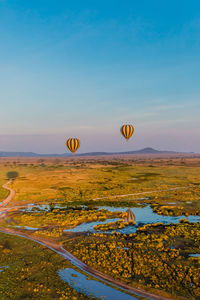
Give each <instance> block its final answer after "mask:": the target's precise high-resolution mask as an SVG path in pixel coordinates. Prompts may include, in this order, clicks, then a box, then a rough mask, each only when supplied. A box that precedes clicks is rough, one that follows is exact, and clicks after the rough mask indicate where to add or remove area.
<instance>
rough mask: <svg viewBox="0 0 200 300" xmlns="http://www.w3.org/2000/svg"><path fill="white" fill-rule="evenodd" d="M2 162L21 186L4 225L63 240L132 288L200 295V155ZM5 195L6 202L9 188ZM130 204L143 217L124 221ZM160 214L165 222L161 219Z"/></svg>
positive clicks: (3, 176) (4, 175)
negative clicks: (132, 220) (161, 221)
mask: <svg viewBox="0 0 200 300" xmlns="http://www.w3.org/2000/svg"><path fill="white" fill-rule="evenodd" d="M0 168H1V173H0V183H1V184H2V185H3V184H5V183H6V182H7V181H8V179H11V180H10V183H9V185H8V186H9V187H10V188H12V189H13V190H14V191H15V195H14V197H13V199H12V200H11V201H10V202H9V203H8V204H7V206H6V208H2V214H0V217H1V219H0V226H1V228H10V229H12V230H15V231H16V232H17V231H18V232H22V233H23V232H25V233H26V234H28V235H29V236H32V237H34V236H35V237H39V238H45V239H49V240H52V241H55V242H57V243H60V244H63V245H64V247H65V248H66V249H67V250H68V251H69V252H71V253H72V254H74V255H75V256H76V257H77V258H79V259H80V260H82V261H83V262H84V263H86V264H87V265H89V266H90V267H92V268H94V269H97V270H100V271H101V272H104V273H106V274H107V275H109V276H110V277H112V278H114V279H116V280H120V281H123V282H125V283H126V284H128V285H130V286H131V285H132V286H138V287H140V288H143V289H146V290H150V291H153V293H154V292H155V293H158V294H162V295H165V293H167V294H166V295H168V296H167V297H168V299H169V298H170V299H176V298H180V299H186V298H189V299H200V286H199V282H200V275H199V274H200V260H199V258H198V255H199V253H200V244H199V240H200V228H199V226H200V222H199V217H198V216H200V172H199V171H200V158H199V157H176V158H174V157H166V156H163V157H153V158H152V157H133V156H123V157H118V156H109V157H98V158H93V157H84V158H78V157H74V158H73V159H72V158H59V159H55V158H48V159H47V158H45V159H44V158H40V159H38V158H37V159H35V158H34V159H33V158H20V159H19V158H16V159H8V158H1V159H0ZM12 174H15V177H14V179H13V180H12ZM10 176H11V177H10ZM2 193H4V194H2V196H1V190H0V197H2V200H3V198H5V197H6V196H7V195H8V191H7V190H5V189H3V188H2ZM0 202H1V198H0ZM127 208H132V210H133V212H134V213H135V214H136V223H135V222H124V219H126V209H127ZM137 214H138V215H137ZM180 216H181V217H180ZM159 217H161V218H164V219H163V220H164V222H163V223H160V224H155V223H157V221H156V220H157V219H159ZM138 218H139V221H138ZM180 218H182V220H180ZM187 218H188V220H194V222H195V223H193V222H191V223H190V222H189V221H187ZM189 218H193V219H189ZM159 220H160V219H159ZM166 220H167V221H166ZM144 224H145V225H144ZM167 224H168V225H167ZM15 241H16V244H17V241H18V240H17V238H16V240H15ZM27 243H28V242H27ZM13 245H14V244H13ZM37 247H38V248H37V249H40V247H42V246H39V245H37ZM4 248H5V247H4V246H3V248H1V249H3V250H2V251H4ZM5 249H6V248H5ZM13 249H14V246H13ZM8 250H9V249H8ZM43 250H44V247H43ZM43 250H42V251H43ZM6 251H7V250H5V251H4V252H6ZM48 251H50V250H48ZM8 252H9V251H8ZM13 252H15V250H13ZM38 252H39V250H38ZM16 253H17V251H16ZM30 253H31V252H30ZM193 254H194V256H192V255H193ZM33 255H34V254H33ZM41 255H42V253H41ZM55 257H57V256H56V255H55ZM38 259H40V258H38ZM41 260H42V257H41ZM61 260H62V259H61V258H60V261H61ZM2 263H3V262H2ZM16 264H17V262H16ZM58 264H59V260H58ZM4 265H7V264H4ZM59 266H60V268H61V265H59ZM7 271H8V269H7V268H5V269H4V271H3V272H7ZM54 271H55V270H53V269H52V273H54ZM3 272H1V274H3ZM36 272H37V271H36ZM55 272H56V271H55ZM4 274H5V273H4ZM27 276H28V275H27ZM38 276H39V275H38ZM14 278H15V277H14ZM52 278H53V277H52ZM20 280H21V279H20V277H19V281H20ZM38 280H39V282H40V279H38ZM14 282H15V281H14ZM22 282H23V280H22ZM42 282H43V281H42ZM15 283H16V282H15ZM13 284H14V283H13ZM16 284H17V283H16ZM55 284H57V281H55ZM42 285H43V283H42ZM58 287H59V283H58ZM36 289H38V288H37V287H36ZM68 291H69V293H70V290H68ZM52 293H54V292H53V289H52ZM74 293H76V292H74ZM33 295H35V292H34V293H33ZM41 295H42V296H41V297H40V299H42V297H43V294H41ZM46 295H48V294H46ZM63 295H64V294H63ZM72 295H73V293H72ZM57 296H58V294H57ZM59 297H60V296H59ZM63 297H64V296H63ZM74 297H76V295H74ZM80 297H82V296H80ZM27 299H28V298H27ZM46 299H52V298H51V295H50V294H49V295H48V296H46ZM63 299H64V298H63ZM69 299H70V298H69ZM72 299H73V298H72ZM74 299H75V298H74ZM78 299H81V298H78Z"/></svg>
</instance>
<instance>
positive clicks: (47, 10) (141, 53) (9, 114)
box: [0, 0, 200, 153]
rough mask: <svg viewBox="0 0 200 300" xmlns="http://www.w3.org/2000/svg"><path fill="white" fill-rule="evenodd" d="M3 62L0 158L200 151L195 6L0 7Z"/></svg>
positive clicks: (40, 2)
mask: <svg viewBox="0 0 200 300" xmlns="http://www.w3.org/2000/svg"><path fill="white" fill-rule="evenodd" d="M0 65H1V67H0V103H1V110H0V151H33V152H38V153H63V152H65V151H66V146H65V140H66V138H67V137H71V136H72V137H73V136H75V137H79V138H80V139H81V147H80V150H79V152H88V151H128V150H136V149H140V148H143V147H153V148H157V149H160V150H163V149H165V150H175V151H189V152H190V151H194V152H200V118H199V114H200V2H199V1H197V0H191V1H188V0H173V1H172V0H168V1H166V2H163V1H159V0H141V1H136V0H123V1H122V0H90V1H89V0H85V1H82V0H68V1H66V0H65V1H64V0H60V1H56V0H48V1H47V0H29V1H27V0H0ZM123 123H131V124H133V125H134V126H135V135H134V137H133V138H132V139H131V140H130V142H128V143H127V142H126V141H124V140H123V138H122V137H121V135H120V132H119V128H120V126H121V124H123Z"/></svg>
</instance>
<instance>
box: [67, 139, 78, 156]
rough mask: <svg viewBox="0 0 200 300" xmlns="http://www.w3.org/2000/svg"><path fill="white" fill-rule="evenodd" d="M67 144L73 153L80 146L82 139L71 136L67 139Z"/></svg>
mask: <svg viewBox="0 0 200 300" xmlns="http://www.w3.org/2000/svg"><path fill="white" fill-rule="evenodd" d="M66 145H67V148H68V149H69V150H70V151H71V152H72V153H75V152H76V151H77V150H78V148H79V147H80V140H79V139H77V138H70V139H68V140H67V142H66Z"/></svg>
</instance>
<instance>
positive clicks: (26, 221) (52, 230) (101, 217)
mask: <svg viewBox="0 0 200 300" xmlns="http://www.w3.org/2000/svg"><path fill="white" fill-rule="evenodd" d="M123 215H124V214H123V213H122V212H120V211H119V212H111V211H108V210H105V209H100V210H97V209H95V208H94V209H82V208H81V207H80V208H78V207H77V208H75V207H74V209H73V208H70V209H53V210H52V211H40V212H23V213H14V214H13V213H11V214H10V215H9V216H8V219H9V220H10V217H12V222H10V226H14V227H15V226H16V224H17V226H21V228H22V229H23V228H26V226H29V228H38V230H36V232H35V233H36V234H37V235H41V236H45V235H46V236H49V237H58V236H61V235H62V231H63V229H67V228H73V227H76V226H77V225H79V224H81V223H88V222H94V221H105V220H106V219H111V218H112V219H113V218H122V217H123Z"/></svg>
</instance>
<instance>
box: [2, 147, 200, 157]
mask: <svg viewBox="0 0 200 300" xmlns="http://www.w3.org/2000/svg"><path fill="white" fill-rule="evenodd" d="M127 154H198V153H195V152H180V151H169V150H156V149H154V148H151V147H146V148H143V149H139V150H132V151H123V152H103V151H100V152H94V151H93V152H86V153H77V154H75V155H74V154H70V153H63V154H38V153H35V152H20V151H19V152H18V151H16V152H9V151H0V157H70V156H101V155H127Z"/></svg>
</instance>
